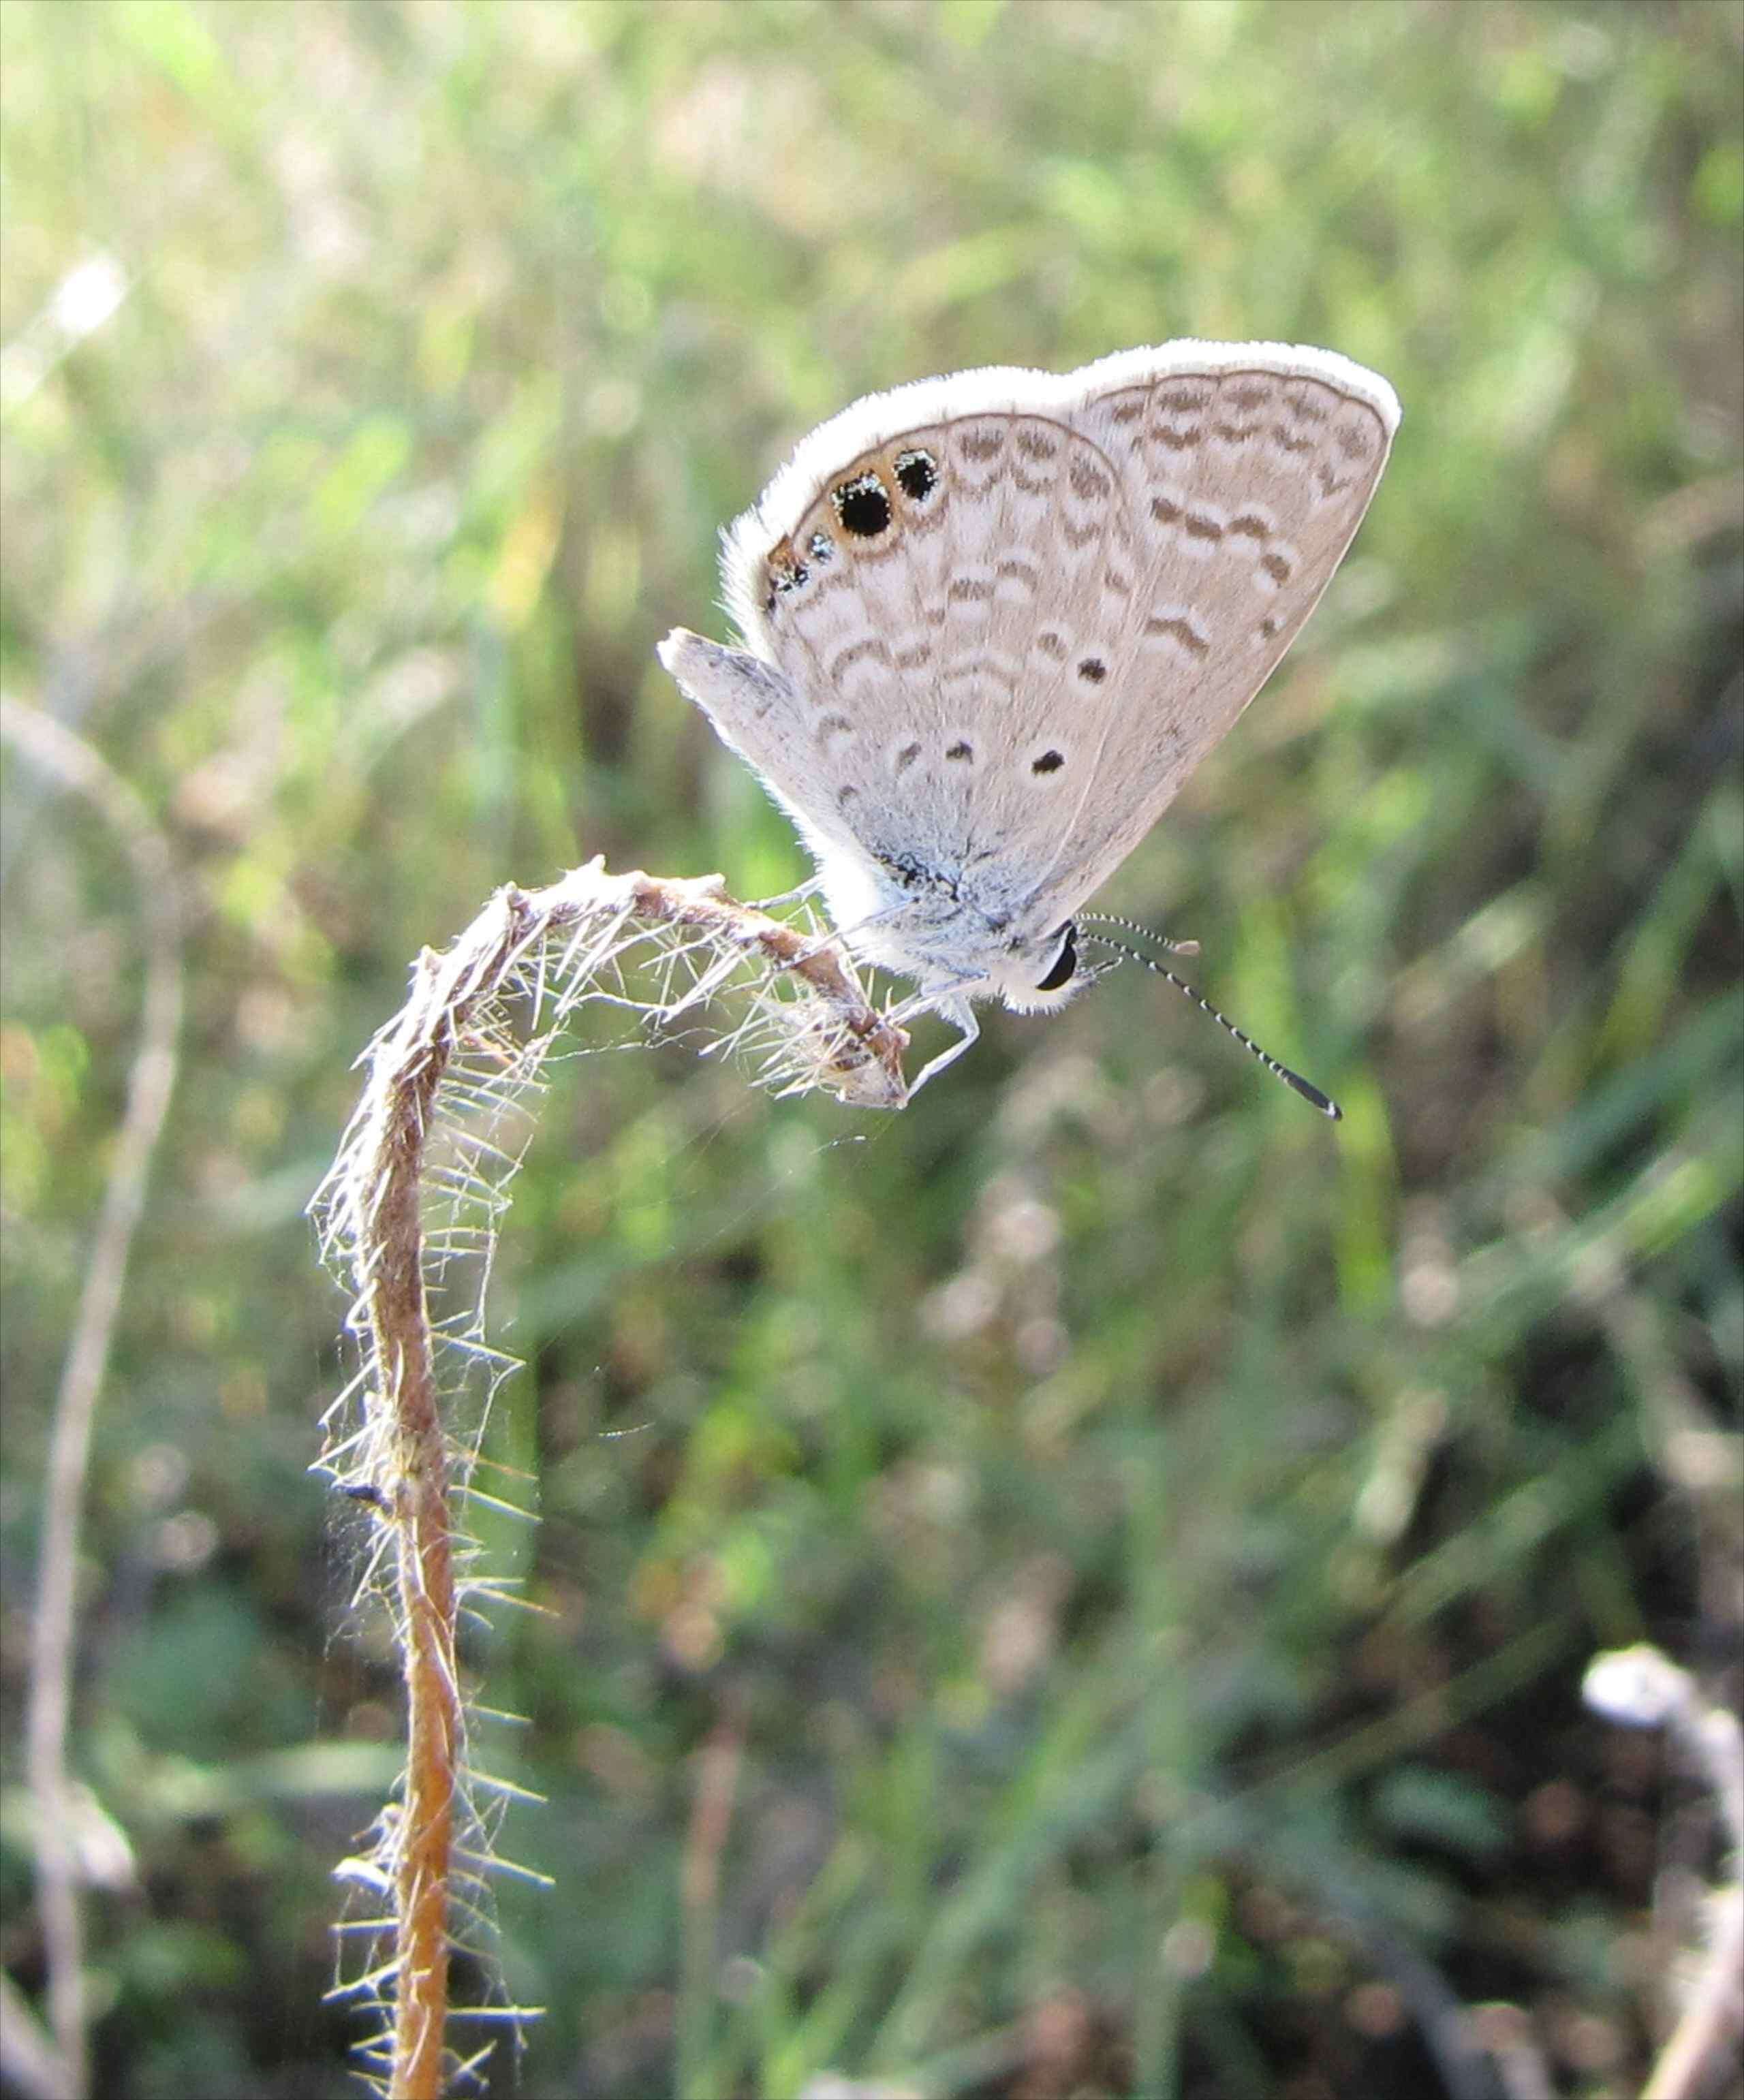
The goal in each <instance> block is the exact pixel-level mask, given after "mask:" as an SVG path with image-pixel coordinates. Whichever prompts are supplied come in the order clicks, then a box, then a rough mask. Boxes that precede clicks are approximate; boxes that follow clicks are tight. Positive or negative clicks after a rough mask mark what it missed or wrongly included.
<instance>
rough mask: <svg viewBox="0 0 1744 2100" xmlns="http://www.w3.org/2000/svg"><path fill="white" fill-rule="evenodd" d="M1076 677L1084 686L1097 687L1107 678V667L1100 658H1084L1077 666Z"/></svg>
mask: <svg viewBox="0 0 1744 2100" xmlns="http://www.w3.org/2000/svg"><path fill="white" fill-rule="evenodd" d="M1078 675H1079V677H1080V678H1082V679H1083V680H1084V683H1085V684H1086V685H1088V686H1099V685H1101V684H1102V681H1103V679H1104V678H1106V677H1107V676H1108V666H1107V665H1106V664H1105V663H1104V662H1103V661H1102V658H1101V657H1100V656H1086V657H1085V658H1084V660H1083V661H1082V662H1081V663H1080V664H1079V666H1078Z"/></svg>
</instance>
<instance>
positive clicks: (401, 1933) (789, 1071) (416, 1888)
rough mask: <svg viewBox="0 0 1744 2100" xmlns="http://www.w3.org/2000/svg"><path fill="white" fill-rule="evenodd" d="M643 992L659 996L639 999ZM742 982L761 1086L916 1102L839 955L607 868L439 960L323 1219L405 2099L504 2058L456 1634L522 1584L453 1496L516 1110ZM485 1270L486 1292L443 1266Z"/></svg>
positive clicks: (353, 1869)
mask: <svg viewBox="0 0 1744 2100" xmlns="http://www.w3.org/2000/svg"><path fill="white" fill-rule="evenodd" d="M638 973H639V974H638ZM650 974H651V977H652V980H653V990H652V993H651V995H650V994H649V993H648V992H647V991H645V990H638V985H639V984H640V983H642V982H643V980H644V978H645V977H647V976H648V975H650ZM729 988H735V989H736V990H738V991H739V992H740V994H741V995H743V996H744V999H745V1002H746V1008H745V1012H744V1017H742V1018H741V1019H740V1021H739V1022H738V1024H737V1025H736V1026H735V1027H733V1028H732V1029H731V1030H730V1032H728V1033H727V1034H726V1035H725V1036H724V1037H723V1038H722V1043H721V1046H720V1047H725V1048H733V1049H735V1050H738V1051H739V1052H742V1053H744V1054H745V1055H747V1056H748V1057H751V1058H752V1059H753V1060H754V1061H756V1062H757V1064H758V1065H760V1066H761V1069H762V1079H763V1080H764V1083H766V1084H770V1085H773V1086H775V1087H777V1088H778V1089H779V1091H781V1092H801V1091H804V1090H806V1089H807V1088H810V1087H825V1088H828V1089H829V1090H830V1091H832V1092H835V1093H836V1094H837V1095H838V1096H840V1097H841V1099H842V1100H844V1101H847V1102H849V1103H850V1104H852V1105H858V1106H862V1107H876V1108H899V1107H901V1106H902V1105H903V1103H904V1102H905V1101H906V1100H907V1084H906V1082H905V1081H904V1079H903V1069H902V1057H903V1051H904V1050H905V1049H906V1048H907V1041H908V1039H907V1035H906V1034H905V1033H904V1031H903V1030H901V1029H900V1028H898V1027H897V1026H895V1025H894V1023H893V1022H892V1021H890V1019H889V1018H888V1017H887V1016H885V1014H883V1013H881V1012H879V1011H878V1010H877V1009H876V1008H874V1007H873V1006H872V1004H870V1003H869V1002H868V999H867V996H866V995H865V993H864V992H863V990H862V989H861V986H860V985H859V981H858V980H857V978H856V977H855V976H854V972H853V969H852V968H851V966H850V964H847V963H846V960H844V959H843V958H842V957H841V955H840V954H839V953H838V952H837V949H836V947H835V946H833V945H832V944H830V943H828V942H822V943H820V942H819V940H818V939H817V937H816V936H815V933H814V932H813V930H812V929H809V928H807V927H805V926H800V925H795V924H789V923H788V922H786V921H784V920H778V919H774V918H771V917H770V916H769V915H767V914H766V912H763V911H758V910H757V909H754V908H753V907H749V906H746V905H742V904H739V903H736V902H734V901H733V899H731V898H729V897H728V896H727V895H726V891H725V887H724V885H723V883H722V880H721V878H720V877H719V876H707V877H704V878H702V879H701V880H695V881H679V880H663V879H662V878H660V877H658V876H649V875H645V874H642V873H639V872H638V873H634V874H628V875H620V876H612V875H608V874H607V872H606V871H605V868H604V866H603V862H600V861H598V860H594V861H593V862H589V864H588V866H586V867H582V868H578V869H576V870H575V871H572V873H571V874H569V875H567V876H564V877H563V880H561V881H559V882H557V883H554V884H553V885H551V886H550V888H549V889H540V890H533V891H525V890H521V889H514V888H513V887H510V888H506V889H502V890H500V891H499V892H498V893H497V895H496V896H495V897H494V898H492V900H491V902H490V903H489V904H488V906H487V907H485V909H484V910H483V911H482V912H481V913H480V914H479V916H478V918H477V919H476V920H475V921H474V922H473V924H471V925H470V927H468V928H467V929H466V932H465V933H462V934H461V937H459V939H458V940H457V941H456V942H454V944H453V946H452V947H450V948H449V949H448V951H447V952H446V953H445V954H443V955H433V954H431V953H430V951H427V950H426V952H425V953H424V955H422V957H421V958H420V959H419V961H418V963H417V967H416V968H415V970H414V972H413V985H412V990H411V994H410V996H409V997H408V999H407V1001H406V1004H405V1005H404V1007H403V1008H401V1009H400V1012H399V1013H398V1014H397V1015H396V1016H395V1018H394V1019H393V1020H392V1021H391V1022H390V1023H389V1024H388V1025H387V1026H386V1028H384V1029H383V1030H382V1031H381V1033H380V1034H379V1035H377V1037H376V1039H375V1040H374V1042H373V1043H372V1044H371V1046H370V1048H369V1051H368V1052H366V1053H365V1057H364V1063H365V1065H367V1068H368V1073H369V1076H368V1079H367V1080H366V1082H365V1084H364V1091H363V1095H362V1097H361V1099H360V1102H359V1104H358V1107H357V1110H356V1112H355V1115H354V1117H353V1118H352V1121H351V1127H350V1128H349V1130H348V1131H347V1134H346V1137H345V1140H344V1142H343V1144H342V1146H341V1149H340V1152H339V1156H338V1159H337V1160H336V1161H335V1162H334V1165H333V1169H332V1171H330V1173H329V1176H328V1177H327V1179H326V1180H325V1183H324V1184H323V1185H322V1188H321V1189H320V1192H319V1193H318V1195H317V1197H316V1202H315V1205H314V1206H313V1208H314V1210H315V1212H316V1216H317V1218H318V1220H319V1221H320V1229H321V1233H322V1239H323V1244H324V1248H325V1252H326V1255H327V1257H328V1259H329V1261H330V1262H331V1263H332V1264H333V1266H334V1267H335V1268H337V1269H338V1271H339V1272H340V1273H341V1274H342V1277H343V1278H344V1280H345V1281H346V1282H347V1285H348V1286H349V1287H350V1288H351V1290H352V1291H353V1292H354V1294H355V1300H354V1305H353V1309H352V1312H351V1317H350V1320H349V1322H348V1325H349V1327H350V1330H351V1332H352V1333H353V1334H354V1335H355V1336H356V1338H357V1339H358V1343H359V1345H360V1352H361V1356H362V1364H361V1368H360V1371H359V1374H358V1375H357V1376H356V1377H355V1379H353V1380H352V1382H351V1385H350V1386H349V1387H347V1391H346V1392H345V1393H344V1394H342V1396H340V1399H339V1400H338V1401H336V1402H335V1403H334V1405H333V1409H332V1410H329V1417H328V1424H329V1442H328V1445H327V1448H326V1450H325V1453H324V1454H323V1457H322V1459H321V1461H320V1465H321V1468H322V1470H324V1471H326V1472H327V1473H328V1474H329V1476H331V1478H332V1479H333V1481H334V1483H335V1485H337V1486H338V1488H340V1489H342V1491H343V1492H345V1493H347V1494H348V1495H350V1496H351V1497H352V1498H354V1499H355V1501H356V1502H358V1503H359V1504H360V1507H363V1508H364V1509H365V1510H366V1511H368V1512H369V1518H370V1522H371V1525H372V1532H373V1537H372V1544H371V1550H370V1551H369V1555H368V1556H367V1564H366V1566H365V1569H364V1577H363V1580H362V1582H361V1583H360V1586H359V1587H360V1596H361V1595H368V1594H370V1593H371V1592H376V1593H378V1594H380V1595H382V1596H383V1597H384V1598H385V1599H386V1603H387V1604H388V1608H389V1609H390V1611H391V1614H392V1617H393V1621H394V1624H395V1630H396V1633H397V1636H398V1640H399V1645H400V1655H401V1657H402V1663H403V1671H404V1681H405V1696H406V1705H407V1740H408V1756H407V1766H406V1771H405V1774H404V1783H403V1789H402V1796H401V1798H400V1802H398V1803H397V1804H395V1807H394V1809H393V1810H392V1811H391V1812H390V1813H388V1814H386V1815H384V1816H383V1817H382V1820H381V1821H380V1823H379V1824H378V1825H377V1835H376V1842H375V1843H374V1845H373V1848H372V1850H371V1851H370V1852H369V1855H367V1856H365V1857H363V1858H360V1859H357V1860H351V1861H348V1862H347V1863H346V1864H345V1865H344V1867H343V1868H342V1869H341V1873H342V1876H344V1877H346V1878H347V1879H349V1880H350V1881H351V1882H354V1883H355V1884H356V1885H357V1886H360V1887H361V1888H364V1889H366V1890H369V1891H370V1892H371V1893H372V1894H373V1895H375V1896H376V1897H377V1898H378V1899H380V1901H381V1904H382V1910H381V1914H380V1915H377V1916H375V1917H369V1918H364V1919H361V1920H359V1921H355V1927H354V1928H352V1930H355V1933H356V1934H357V1935H358V1936H359V1937H360V1938H361V1939H363V1940H364V1942H365V1943H368V1944H371V1945H380V1946H381V1947H382V1952H381V1954H380V1956H379V1957H376V1958H372V1959H371V1960H370V1961H369V1964H368V1965H366V1967H365V1968H364V1970H363V1972H362V1973H361V1974H358V1975H355V1976H354V1977H352V1978H351V1979H350V1980H349V1981H347V1982H346V1983H342V1984H341V1985H340V1986H339V1987H338V1990H337V1991H336V1993H335V1995H336V1996H345V1997H350V1998H352V1999H354V2000H355V2001H358V2002H360V2003H361V2004H363V2005H366V2006H369V2007H370V2008H372V2009H373V2011H374V2013H375V2014H376V2016H377V2023H376V2025H375V2027H374V2029H373V2032H372V2033H371V2035H370V2036H369V2039H368V2040H366V2042H365V2043H364V2045H362V2048H361V2050H360V2054H361V2055H362V2057H363V2059H364V2063H365V2065H366V2066H367V2067H368V2068H369V2073H370V2075H371V2076H373V2077H374V2078H375V2079H376V2080H377V2083H378V2084H379V2085H380V2086H381V2087H382V2089H383V2090H385V2091H386V2093H389V2094H390V2095H391V2096H392V2100H435V2096H436V2095H437V2094H439V2093H442V2092H443V2091H444V2090H446V2089H450V2088H451V2087H452V2086H453V2085H454V2084H455V2083H456V2082H457V2081H461V2080H464V2078H465V2076H466V2073H467V2071H469V2069H470V2068H471V2067H473V2066H474V2065H475V2064H476V2063H479V2062H482V2060H483V2056H484V2055H485V2054H488V2044H487V2045H486V2048H485V2049H483V2050H481V2051H480V2052H479V2054H478V2056H477V2057H475V2058H471V2059H469V2060H463V2059H457V2058H456V2057H455V2056H454V2055H453V2053H452V2052H450V2050H449V2049H448V2044H447V2034H448V2026H449V2023H450V2019H451V2018H452V2017H453V2013H452V2010H451V2008H450V2007H449V2005H448V1958H449V1953H450V1950H451V1948H453V1946H455V1945H456V1944H458V1943H461V1942H460V1940H459V1938H458V1936H457V1934H456V1931H455V1929H454V1918H455V1916H456V1915H457V1912H459V1913H464V1911H465V1910H466V1908H467V1907H468V1906H469V1905H472V1906H475V1907H476V1909H477V1911H478V1913H480V1914H483V1913H485V1912H486V1911H487V1909H488V1889H487V1887H486V1886H485V1879H484V1877H485V1876H486V1874H487V1873H488V1872H491V1871H495V1870H498V1869H501V1868H506V1865H507V1863H506V1862H503V1861H501V1860H498V1859H497V1858H496V1857H495V1856H494V1855H493V1849H492V1842H491V1840H492V1835H493V1832H494V1823H493V1821H492V1817H491V1815H489V1814H488V1813H486V1812H482V1811H481V1810H480V1808H479V1805H478V1801H479V1795H480V1793H484V1792H489V1793H492V1794H493V1795H495V1796H496V1797H497V1798H501V1795H502V1793H503V1792H504V1791H505V1789H502V1788H501V1785H500V1783H498V1782H497V1781H494V1780H490V1779H488V1777H487V1776H484V1775H483V1774H481V1773H479V1771H477V1770H476V1768H475V1767H472V1766H471V1765H470V1762H469V1761H468V1758H467V1754H466V1711H465V1707H466V1701H465V1695H464V1692H463V1689H462V1680H461V1665H460V1660H459V1656H458V1652H457V1626H458V1620H459V1616H460V1613H461V1610H462V1609H463V1608H464V1607H465V1605H466V1601H467V1599H469V1598H470V1597H476V1598H483V1599H487V1600H488V1601H492V1602H501V1601H504V1599H505V1596H506V1591H505V1588H504V1586H503V1585H502V1584H501V1583H500V1582H492V1581H491V1580H490V1578H488V1577H486V1576H483V1575H481V1574H479V1573H477V1572H475V1567H474V1555H473V1554H472V1551H471V1546H470V1542H469V1541H468V1540H467V1539H466V1537H465V1536H464V1535H463V1534H461V1533H459V1532H457V1529H456V1528H455V1523H454V1518H453V1505H454V1502H455V1501H456V1499H457V1498H460V1497H464V1496H466V1495H471V1496H474V1497H477V1496H478V1495H479V1489H477V1488H476V1487H475V1485H474V1484H473V1473H474V1471H475V1466H476V1465H477V1463H478V1457H477V1451H478V1446H477V1441H476V1436H477V1433H478V1432H479V1430H481V1429H482V1418H481V1419H480V1420H479V1422H477V1423H475V1424H474V1425H472V1428H471V1431H470V1432H468V1431H467V1430H466V1429H465V1428H463V1427H462V1425H461V1423H459V1422H458V1421H457V1417H456V1410H455V1405H454V1402H455V1399H456V1387H457V1385H459V1384H463V1383H465V1381H466V1378H467V1377H468V1375H469V1374H473V1375H476V1374H479V1373H480V1372H481V1371H482V1375H483V1379H484V1382H485V1387H486V1392H485V1398H486V1400H487V1401H488V1395H489V1392H490V1391H491V1390H493V1389H494V1387H495V1385H496V1383H497V1381H498V1380H499V1379H501V1376H502V1375H503V1374H505V1373H506V1371H507V1370H510V1369H511V1368H512V1367H513V1366H512V1364H511V1362H510V1360H509V1359H507V1358H506V1357H502V1356H501V1355H500V1354H499V1353H497V1352H495V1351H493V1350H492V1349H491V1348H490V1347H489V1346H488V1343H487V1341H486V1339H485V1335H484V1330H483V1284H484V1280H485V1277H487V1275H488V1266H489V1259H490V1253H491V1249H492V1245H493V1233H494V1228H495V1224H496V1220H497V1216H498V1215H499V1214H500V1212H501V1209H502V1207H503V1205H504V1203H505V1202H506V1191H507V1187H508V1184H509V1182H510V1180H511V1179H512V1177H513V1176H514V1171H515V1169H516V1167H518V1166H519V1162H520V1158H521V1156H522V1154H523V1151H524V1149H525V1146H526V1144H527V1142H528V1138H529V1136H530V1135H531V1129H532V1125H531V1123H530V1121H529V1120H528V1116H527V1113H526V1108H525V1103H526V1101H527V1099H528V1095H529V1092H530V1090H532V1089H533V1088H535V1087H536V1084H537V1079H538V1073H539V1069H540V1066H541V1063H542V1061H543V1060H544V1058H545V1056H546V1054H547V1053H548V1052H550V1050H551V1049H552V1048H553V1046H554V1043H556V1042H557V1040H558V1039H559V1036H560V1035H561V1032H562V1030H563V1026H564V1024H565V1023H566V1021H567V1020H568V1019H569V1017H571V1015H572V1013H573V1012H575V1011H576V1008H579V1007H581V1006H582V1005H584V1004H589V1003H595V1002H604V1003H607V1004H611V1005H614V1006H616V1007H620V1008H626V1009H628V1010H629V1012H632V1013H634V1014H636V1015H638V1016H639V1017H642V1019H643V1020H644V1021H651V1022H653V1023H656V1024H657V1025H662V1026H664V1025H668V1024H670V1023H671V1022H673V1021H676V1020H677V1019H678V1017H681V1016H684V1015H688V1014H691V1013H692V1012H695V1011H697V1010H699V1009H700V1008H702V1007H703V1006H704V1005H705V1004H708V1003H709V1002H710V1001H711V1000H713V999H716V998H717V995H720V994H721V993H722V992H724V991H726V990H728V989H729ZM518 1009H519V1010H522V1011H523V1012H524V1016H525V1021H524V1026H523V1027H521V1028H519V1029H518V1028H517V1027H516V1026H515V1025H514V1024H515V1021H516V1018H517V1010H518ZM468 1258H470V1271H469V1273H470V1275H471V1276H472V1277H473V1279H474V1281H473V1287H472V1288H471V1290H470V1293H468V1292H466V1291H463V1290H458V1289H457V1288H456V1287H455V1286H454V1278H453V1277H452V1276H451V1275H450V1273H449V1270H450V1266H451V1264H457V1263H465V1262H466V1261H467V1260H468ZM433 1295H434V1296H435V1297H437V1298H439V1299H443V1300H444V1303H446V1302H447V1299H448V1298H450V1297H458V1298H460V1299H461V1305H460V1309H459V1311H458V1312H457V1314H454V1315H451V1316H448V1317H444V1318H442V1319H441V1320H440V1321H435V1320H433V1318H432V1313H431V1301H432V1297H433ZM451 1367H453V1370H454V1371H455V1377H454V1378H453V1379H448V1375H447V1374H448V1371H449V1370H450V1368H451ZM487 1499H492V1500H493V1499H494V1498H487ZM486 2017H495V2018H498V2019H506V2020H508V2021H510V2023H516V2022H519V2021H522V2020H524V2019H526V2018H529V2017H531V2014H530V2012H529V2010H528V2009H524V2008H517V2007H503V2008H500V2009H497V2010H495V2012H494V2013H492V2012H490V2011H488V2010H487V2013H486Z"/></svg>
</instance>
